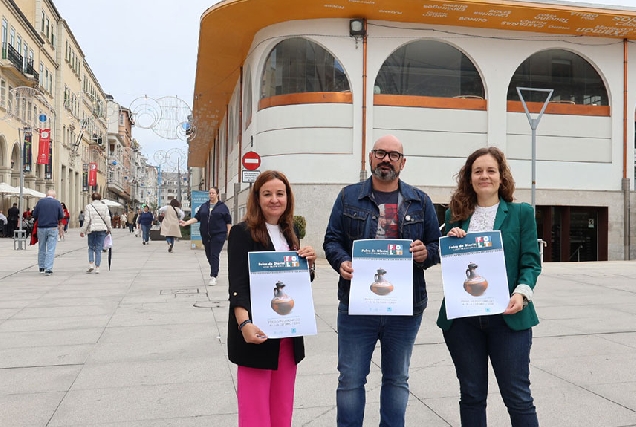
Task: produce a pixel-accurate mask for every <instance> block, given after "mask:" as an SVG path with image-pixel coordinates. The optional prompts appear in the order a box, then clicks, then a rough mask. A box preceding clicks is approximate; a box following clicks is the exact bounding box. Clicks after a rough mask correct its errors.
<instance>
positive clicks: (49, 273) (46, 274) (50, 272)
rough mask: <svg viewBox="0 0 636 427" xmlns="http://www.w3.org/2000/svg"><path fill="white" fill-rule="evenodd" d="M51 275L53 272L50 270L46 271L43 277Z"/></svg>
mask: <svg viewBox="0 0 636 427" xmlns="http://www.w3.org/2000/svg"><path fill="white" fill-rule="evenodd" d="M51 274H53V271H51V270H46V271H45V272H44V275H45V276H50V275H51Z"/></svg>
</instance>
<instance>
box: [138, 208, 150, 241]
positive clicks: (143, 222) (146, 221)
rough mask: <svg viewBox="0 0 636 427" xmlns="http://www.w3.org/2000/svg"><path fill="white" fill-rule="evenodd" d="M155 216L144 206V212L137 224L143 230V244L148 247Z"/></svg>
mask: <svg viewBox="0 0 636 427" xmlns="http://www.w3.org/2000/svg"><path fill="white" fill-rule="evenodd" d="M152 221H153V215H152V212H150V208H149V207H148V205H146V206H144V210H143V212H141V213H140V214H139V216H138V217H137V224H139V228H141V244H142V245H147V244H148V243H149V240H150V227H151V226H152Z"/></svg>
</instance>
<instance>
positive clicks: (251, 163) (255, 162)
mask: <svg viewBox="0 0 636 427" xmlns="http://www.w3.org/2000/svg"><path fill="white" fill-rule="evenodd" d="M241 163H242V164H243V167H244V168H245V169H247V170H249V171H253V170H256V169H258V167H259V166H260V165H261V156H259V155H258V153H257V152H256V151H248V152H247V153H245V154H243V158H242V159H241Z"/></svg>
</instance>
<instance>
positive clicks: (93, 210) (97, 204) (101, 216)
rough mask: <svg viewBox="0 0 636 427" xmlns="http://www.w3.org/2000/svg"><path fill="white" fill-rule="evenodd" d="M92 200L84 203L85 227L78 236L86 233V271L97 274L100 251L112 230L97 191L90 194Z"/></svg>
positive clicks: (100, 259) (108, 216)
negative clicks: (86, 203)
mask: <svg viewBox="0 0 636 427" xmlns="http://www.w3.org/2000/svg"><path fill="white" fill-rule="evenodd" d="M91 200H92V202H91V203H89V204H88V205H86V207H85V208H84V211H85V212H86V217H87V219H86V227H85V228H83V229H82V230H81V231H80V237H84V235H87V239H88V269H87V270H86V273H93V272H95V274H99V266H100V265H101V264H102V251H103V249H104V239H105V238H106V234H110V233H111V232H112V224H111V221H110V215H109V214H108V206H107V205H106V203H104V202H103V201H102V196H101V194H99V193H96V192H95V193H93V194H92V195H91Z"/></svg>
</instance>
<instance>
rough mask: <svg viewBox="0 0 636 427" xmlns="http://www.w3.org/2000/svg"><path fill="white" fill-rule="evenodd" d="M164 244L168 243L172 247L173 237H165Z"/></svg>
mask: <svg viewBox="0 0 636 427" xmlns="http://www.w3.org/2000/svg"><path fill="white" fill-rule="evenodd" d="M166 242H168V244H169V245H174V237H173V236H166Z"/></svg>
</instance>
